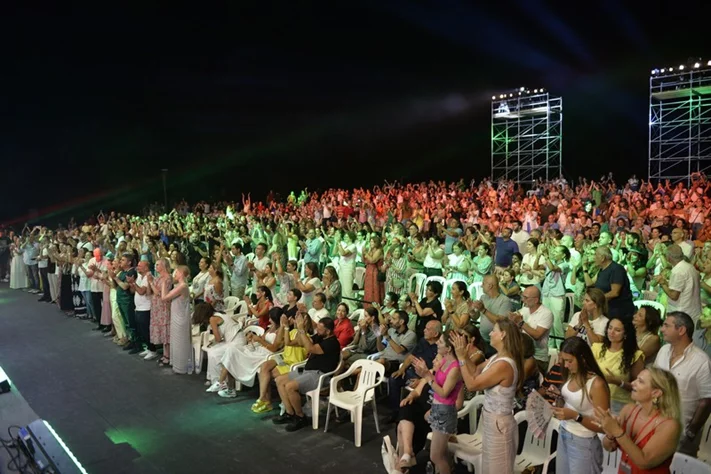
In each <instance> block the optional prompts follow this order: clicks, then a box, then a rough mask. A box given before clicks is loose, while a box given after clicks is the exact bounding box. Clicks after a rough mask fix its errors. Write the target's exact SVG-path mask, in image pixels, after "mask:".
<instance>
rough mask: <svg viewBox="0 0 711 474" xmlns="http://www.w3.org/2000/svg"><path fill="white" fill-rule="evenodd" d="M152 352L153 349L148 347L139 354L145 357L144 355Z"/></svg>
mask: <svg viewBox="0 0 711 474" xmlns="http://www.w3.org/2000/svg"><path fill="white" fill-rule="evenodd" d="M150 353H151V351H149V350H148V349H146V350H144V351H143V352H139V353H138V355H139V356H141V357H144V356H146V355H148V354H150Z"/></svg>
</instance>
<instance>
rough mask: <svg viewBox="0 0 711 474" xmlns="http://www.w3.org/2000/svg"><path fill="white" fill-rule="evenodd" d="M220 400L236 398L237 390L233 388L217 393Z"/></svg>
mask: <svg viewBox="0 0 711 474" xmlns="http://www.w3.org/2000/svg"><path fill="white" fill-rule="evenodd" d="M217 394H218V395H219V396H221V397H222V398H237V390H235V389H233V388H226V389H224V390H220V391H219V392H217Z"/></svg>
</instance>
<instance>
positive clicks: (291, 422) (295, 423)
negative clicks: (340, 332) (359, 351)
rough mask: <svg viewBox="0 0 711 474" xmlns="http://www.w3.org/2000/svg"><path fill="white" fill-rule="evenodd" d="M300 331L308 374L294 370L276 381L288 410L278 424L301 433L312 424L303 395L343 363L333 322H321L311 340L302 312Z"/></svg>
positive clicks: (305, 370) (297, 318)
mask: <svg viewBox="0 0 711 474" xmlns="http://www.w3.org/2000/svg"><path fill="white" fill-rule="evenodd" d="M306 317H309V316H308V315H306ZM296 328H297V329H298V334H297V336H296V340H297V341H298V342H299V345H300V346H302V347H304V348H305V349H306V352H308V354H309V358H308V360H307V361H306V366H305V367H304V371H303V372H298V371H292V372H289V373H288V374H284V375H280V376H279V377H277V378H276V380H275V382H276V386H277V390H279V397H280V398H281V402H282V403H283V404H284V410H285V411H284V414H283V415H281V416H279V417H277V418H275V419H274V420H273V421H274V424H276V425H284V424H288V426H287V427H286V431H297V430H300V429H301V428H303V427H305V426H308V425H309V423H310V421H309V420H308V419H307V418H306V416H305V415H304V412H303V410H302V407H301V395H302V394H306V393H307V392H310V391H312V390H316V389H317V388H318V383H319V379H320V377H321V375H322V374H324V373H328V372H333V371H334V370H336V368H337V367H338V364H339V362H340V361H341V345H340V344H339V343H338V339H337V338H336V336H335V335H334V334H333V319H331V318H329V317H325V318H322V319H320V320H319V322H318V324H317V325H316V335H315V336H313V338H310V337H309V335H308V334H306V331H305V330H304V315H303V314H301V313H299V314H298V315H297V316H296Z"/></svg>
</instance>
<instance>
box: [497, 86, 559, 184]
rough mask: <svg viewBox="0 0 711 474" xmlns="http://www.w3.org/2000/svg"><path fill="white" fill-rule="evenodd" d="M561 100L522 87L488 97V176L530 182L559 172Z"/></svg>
mask: <svg viewBox="0 0 711 474" xmlns="http://www.w3.org/2000/svg"><path fill="white" fill-rule="evenodd" d="M562 133H563V99H562V98H561V97H555V96H552V95H550V94H549V93H548V92H546V91H544V90H543V89H534V90H529V89H526V88H525V87H521V88H520V89H516V90H515V91H514V92H507V93H506V94H500V95H498V96H494V97H492V100H491V177H492V179H493V180H494V181H498V180H499V179H501V178H503V179H507V180H509V179H512V180H514V181H515V182H517V183H526V184H531V183H532V182H533V181H535V180H537V179H538V178H543V179H544V180H549V179H554V178H558V177H559V176H560V175H561V174H562V172H563V142H562V138H563V137H562Z"/></svg>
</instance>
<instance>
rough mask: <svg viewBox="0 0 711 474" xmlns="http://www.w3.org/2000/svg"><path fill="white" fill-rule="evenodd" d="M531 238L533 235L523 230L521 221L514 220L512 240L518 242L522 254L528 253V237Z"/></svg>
mask: <svg viewBox="0 0 711 474" xmlns="http://www.w3.org/2000/svg"><path fill="white" fill-rule="evenodd" d="M530 238H531V236H530V235H529V233H528V232H526V231H525V230H523V227H522V226H521V221H514V222H513V232H511V240H513V241H514V242H516V244H517V245H518V251H519V252H521V255H526V242H528V239H530Z"/></svg>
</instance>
